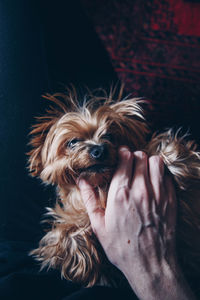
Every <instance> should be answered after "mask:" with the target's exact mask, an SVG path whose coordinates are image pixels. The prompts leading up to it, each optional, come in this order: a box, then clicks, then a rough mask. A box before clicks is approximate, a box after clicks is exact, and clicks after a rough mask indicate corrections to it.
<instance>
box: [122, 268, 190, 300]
mask: <svg viewBox="0 0 200 300" xmlns="http://www.w3.org/2000/svg"><path fill="white" fill-rule="evenodd" d="M155 269H156V268H155ZM155 269H154V270H153V271H151V272H150V271H147V270H145V271H144V270H141V273H140V278H139V281H138V278H137V277H135V274H134V272H129V273H128V274H126V273H124V274H125V276H126V278H127V279H128V281H129V284H130V286H131V287H132V289H133V290H134V292H135V293H136V295H137V296H138V298H139V299H140V300H160V299H162V300H180V299H181V300H195V297H194V295H193V294H192V292H191V290H190V288H189V286H188V285H187V283H186V281H185V279H184V277H183V275H182V272H181V270H180V268H179V266H178V265H176V266H173V268H171V267H170V266H169V265H168V264H166V263H164V264H162V265H161V266H160V267H159V269H158V270H155ZM141 274H143V276H141Z"/></svg>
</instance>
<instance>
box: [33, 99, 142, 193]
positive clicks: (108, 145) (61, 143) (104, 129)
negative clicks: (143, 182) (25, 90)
mask: <svg viewBox="0 0 200 300" xmlns="http://www.w3.org/2000/svg"><path fill="white" fill-rule="evenodd" d="M50 97H51V98H50ZM48 98H49V99H50V100H53V102H55V103H56V104H57V105H59V106H60V107H62V109H63V110H64V111H63V112H59V111H57V110H53V111H50V112H48V114H47V115H46V116H44V117H42V118H40V119H42V122H40V123H39V124H36V125H35V128H34V129H33V131H32V134H33V138H32V140H31V144H32V146H33V149H32V150H31V151H30V153H29V155H30V159H29V163H30V170H31V172H32V174H33V175H37V176H38V175H39V176H40V178H41V179H42V180H43V181H44V182H46V183H51V184H56V185H58V186H60V187H64V186H66V187H67V186H68V187H69V186H72V185H74V184H76V180H77V178H79V177H80V176H82V177H86V178H87V180H89V181H90V183H91V184H92V185H93V186H99V187H101V186H104V185H106V184H108V182H109V180H110V178H111V175H112V173H113V171H114V169H115V167H116V165H117V162H118V155H117V153H118V148H119V146H121V145H126V146H128V147H130V148H131V149H132V150H134V149H141V148H142V147H143V146H144V142H145V135H146V133H147V127H146V125H145V122H144V118H143V116H142V111H141V108H140V106H139V102H140V100H138V99H131V100H125V101H121V102H117V103H110V102H109V101H106V100H105V101H104V103H103V104H102V102H101V105H99V106H98V105H96V103H95V102H94V101H90V102H89V103H88V104H84V105H83V107H81V108H80V107H79V106H78V105H74V103H73V105H72V103H71V100H70V101H69V98H67V100H68V102H67V104H66V107H64V105H63V103H61V102H60V101H58V100H57V99H56V98H55V97H54V96H48Z"/></svg>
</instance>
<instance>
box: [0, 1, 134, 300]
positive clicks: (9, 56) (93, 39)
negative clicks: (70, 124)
mask: <svg viewBox="0 0 200 300" xmlns="http://www.w3.org/2000/svg"><path fill="white" fill-rule="evenodd" d="M116 81H117V77H116V75H115V73H114V72H113V69H112V66H111V65H110V62H109V59H108V56H107V54H106V52H105V50H104V48H103V47H102V44H101V42H100V41H99V39H98V38H97V36H96V34H95V32H94V31H93V29H92V27H91V25H90V22H89V21H88V20H87V18H86V17H85V15H84V12H83V10H82V7H81V5H80V3H79V2H78V1H61V0H59V1H45V0H44V1H41V2H40V1H26V0H19V1H12V0H0V101H1V108H0V149H1V155H0V158H1V162H0V166H1V172H0V201H1V206H0V207H1V209H0V299H2V300H10V299H17V300H18V299H20V300H23V299H48V300H50V299H52V300H56V299H58V300H60V299H62V298H64V299H94V296H95V297H97V295H101V297H103V298H105V299H106V298H107V296H109V299H110V298H116V296H117V295H121V296H122V295H125V298H126V299H128V297H129V292H127V291H120V290H119V292H118V290H117V291H116V290H115V289H108V288H101V287H98V288H94V289H92V288H91V289H83V288H81V287H80V286H78V285H76V284H73V283H71V282H67V281H66V280H61V278H60V273H59V272H56V271H48V272H47V271H42V272H39V265H38V264H37V263H35V262H34V261H33V259H32V258H31V257H29V256H28V253H29V251H30V250H31V249H32V248H34V247H35V246H36V243H37V242H38V240H39V238H40V237H41V236H42V234H43V233H42V227H41V225H40V219H41V215H42V213H43V212H44V207H45V206H47V205H50V203H51V199H54V198H55V192H54V191H52V190H51V189H50V188H46V187H44V186H42V185H41V183H40V182H39V181H37V180H36V179H32V178H31V177H29V176H28V170H27V169H26V155H25V153H26V152H27V151H28V147H27V143H28V132H29V131H30V126H31V124H33V123H34V116H35V115H38V114H41V113H42V112H43V111H44V108H45V106H46V103H45V101H44V100H42V99H41V97H40V95H41V94H43V93H45V92H54V91H58V90H61V89H63V86H64V85H67V84H70V83H73V84H74V85H76V86H78V88H79V90H80V94H81V93H82V87H83V86H84V85H86V86H88V87H89V88H96V87H99V86H103V87H105V88H107V87H109V85H110V84H111V83H112V82H116ZM126 294H127V295H126ZM121 296H120V298H121Z"/></svg>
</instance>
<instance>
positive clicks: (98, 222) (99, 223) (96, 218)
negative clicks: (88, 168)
mask: <svg viewBox="0 0 200 300" xmlns="http://www.w3.org/2000/svg"><path fill="white" fill-rule="evenodd" d="M78 186H79V189H80V193H81V198H82V200H83V203H84V204H85V207H86V210H87V213H88V215H89V218H90V222H91V225H92V228H93V231H94V232H95V233H96V234H97V235H98V231H99V230H100V229H103V227H104V211H103V209H102V208H101V207H100V205H99V202H98V199H97V197H96V195H95V192H94V190H93V188H92V187H91V186H90V185H89V183H87V182H86V181H85V180H84V179H80V180H79V182H78Z"/></svg>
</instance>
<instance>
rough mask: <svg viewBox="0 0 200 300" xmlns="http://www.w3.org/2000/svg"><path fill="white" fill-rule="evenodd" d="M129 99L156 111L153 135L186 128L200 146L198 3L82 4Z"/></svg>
mask: <svg viewBox="0 0 200 300" xmlns="http://www.w3.org/2000/svg"><path fill="white" fill-rule="evenodd" d="M82 2H83V3H84V5H85V9H86V10H87V13H88V15H89V16H90V18H91V20H93V23H94V27H95V29H96V31H97V33H98V35H99V37H100V38H101V39H102V42H103V43H104V46H105V48H106V49H107V51H108V54H109V56H110V59H111V61H112V64H113V67H114V70H115V71H116V73H117V74H118V76H119V78H120V79H121V80H122V81H123V82H124V84H125V89H126V92H127V93H131V94H132V95H133V96H137V97H146V98H147V99H149V100H150V102H151V103H152V104H153V106H154V111H153V112H152V115H151V121H152V123H153V126H154V129H155V130H158V129H162V128H165V127H173V126H176V127H184V130H185V131H186V130H187V129H188V128H189V130H190V132H191V134H192V136H193V137H194V138H195V139H196V140H197V141H198V142H200V136H199V129H200V126H199V112H200V84H199V83H200V51H199V49H200V18H199V16H200V3H199V1H186V0H163V1H160V0H147V1H140V0H134V1H133V0H124V1H120V0H110V1H107V0H96V1H90V0H82Z"/></svg>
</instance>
